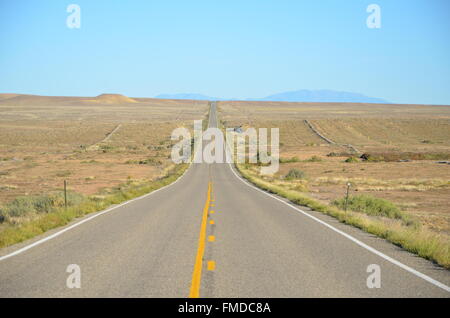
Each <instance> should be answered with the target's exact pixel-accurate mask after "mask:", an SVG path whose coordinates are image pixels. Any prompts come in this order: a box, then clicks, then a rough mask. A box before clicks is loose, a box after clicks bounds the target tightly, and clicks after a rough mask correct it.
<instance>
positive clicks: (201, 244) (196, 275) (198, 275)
mask: <svg viewBox="0 0 450 318" xmlns="http://www.w3.org/2000/svg"><path fill="white" fill-rule="evenodd" d="M211 190H212V183H211V182H209V183H208V194H207V196H206V202H205V207H204V208H203V216H202V224H201V226H200V236H199V238H198V249H197V256H196V258H195V265H194V272H193V273H192V283H191V289H190V292H189V297H190V298H198V297H200V283H201V279H202V267H203V255H204V253H205V241H206V223H207V219H208V209H209V203H210V200H211ZM209 263H210V262H208V267H207V268H208V270H210V269H209V267H210V265H209ZM213 267H214V266H213Z"/></svg>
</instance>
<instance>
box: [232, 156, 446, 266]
mask: <svg viewBox="0 0 450 318" xmlns="http://www.w3.org/2000/svg"><path fill="white" fill-rule="evenodd" d="M236 167H237V169H238V171H239V172H240V173H241V175H242V176H243V177H244V178H245V179H247V180H248V181H249V182H251V183H253V184H254V185H256V186H257V187H259V188H261V189H263V190H265V191H267V192H270V193H274V194H277V195H279V196H281V197H284V198H287V199H288V200H289V201H291V202H292V203H295V204H298V205H302V206H307V207H310V208H311V209H313V210H315V211H317V212H322V213H324V214H327V215H329V216H332V217H334V218H336V219H338V220H339V222H342V223H345V224H349V225H352V226H354V227H357V228H359V229H361V230H363V231H366V232H368V233H371V234H374V235H376V236H378V237H381V238H383V239H386V240H388V241H389V242H391V243H393V244H395V245H398V246H400V247H402V248H404V249H405V250H407V251H410V252H412V253H415V254H417V255H419V256H421V257H423V258H426V259H428V260H431V261H433V262H435V263H437V264H439V265H441V266H443V267H445V268H447V269H450V238H449V237H448V236H446V235H444V234H438V233H434V232H431V231H430V230H428V229H427V228H426V227H417V226H407V225H405V223H404V222H403V221H402V220H398V219H389V218H382V217H377V216H372V215H367V214H365V213H361V212H353V211H347V212H346V211H343V210H342V209H340V208H339V207H337V206H333V205H328V204H325V203H322V202H319V201H317V200H315V199H313V198H310V197H308V196H307V195H306V194H303V193H300V192H297V191H294V190H289V189H286V188H284V187H282V186H280V185H276V184H273V183H271V182H267V181H265V180H262V179H261V178H260V177H259V176H257V175H256V174H255V173H254V172H252V171H251V170H248V169H245V166H244V165H239V164H237V165H236Z"/></svg>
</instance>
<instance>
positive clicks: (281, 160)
mask: <svg viewBox="0 0 450 318" xmlns="http://www.w3.org/2000/svg"><path fill="white" fill-rule="evenodd" d="M291 162H300V159H299V158H298V157H296V156H295V157H291V158H280V163H291Z"/></svg>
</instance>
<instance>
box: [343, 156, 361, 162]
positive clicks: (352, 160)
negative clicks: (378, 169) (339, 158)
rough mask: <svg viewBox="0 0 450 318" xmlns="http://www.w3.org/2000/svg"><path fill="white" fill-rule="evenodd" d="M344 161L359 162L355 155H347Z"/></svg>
mask: <svg viewBox="0 0 450 318" xmlns="http://www.w3.org/2000/svg"><path fill="white" fill-rule="evenodd" d="M344 162H349V163H352V162H359V160H358V159H356V158H355V157H349V158H347V159H345V160H344Z"/></svg>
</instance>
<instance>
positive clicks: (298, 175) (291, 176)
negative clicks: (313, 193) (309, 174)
mask: <svg viewBox="0 0 450 318" xmlns="http://www.w3.org/2000/svg"><path fill="white" fill-rule="evenodd" d="M284 178H285V179H286V180H295V179H305V178H306V173H305V172H303V171H301V170H299V169H295V168H293V169H291V170H289V172H288V173H287V174H286V176H285V177H284Z"/></svg>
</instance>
